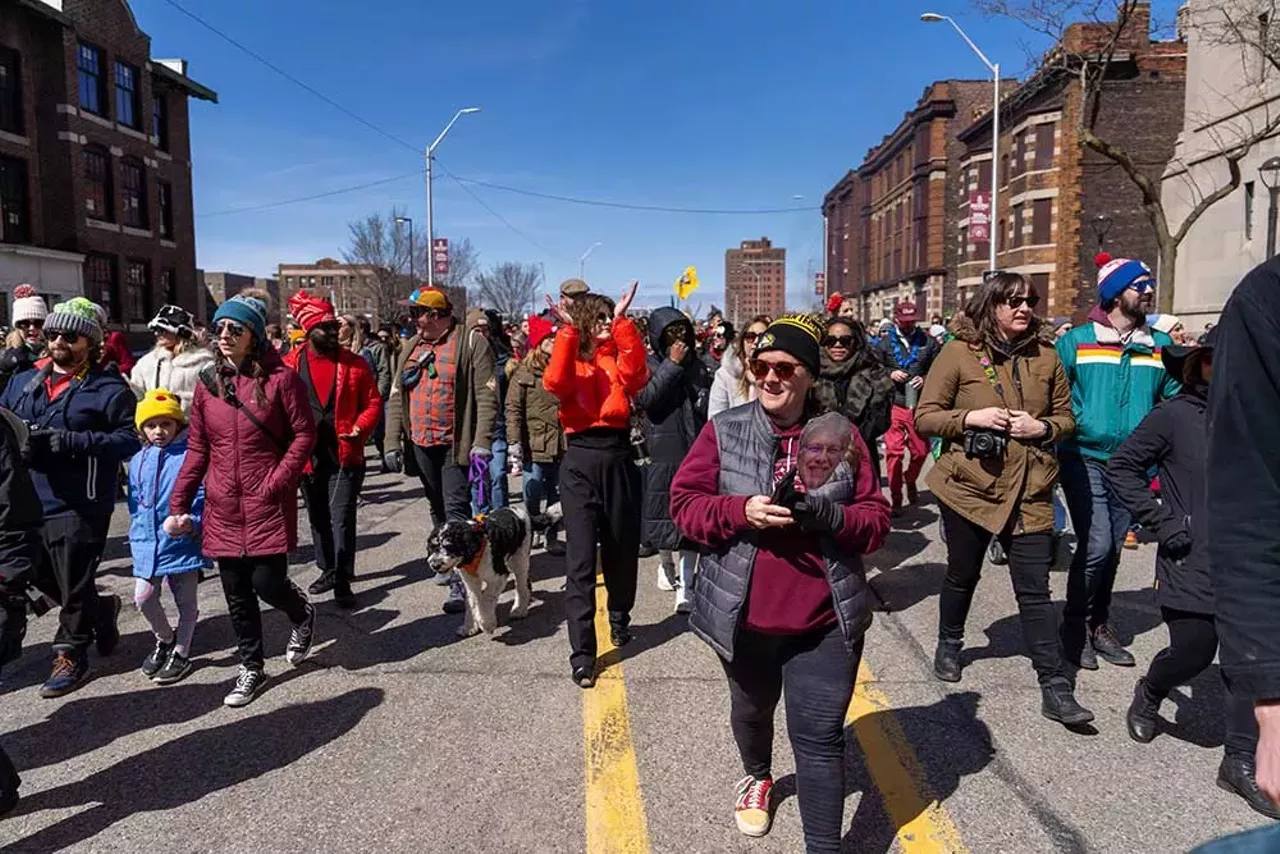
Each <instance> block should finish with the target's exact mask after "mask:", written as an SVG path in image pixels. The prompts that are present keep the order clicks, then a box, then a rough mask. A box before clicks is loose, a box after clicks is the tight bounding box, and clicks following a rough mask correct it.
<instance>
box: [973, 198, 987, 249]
mask: <svg viewBox="0 0 1280 854" xmlns="http://www.w3.org/2000/svg"><path fill="white" fill-rule="evenodd" d="M989 240H991V194H990V193H984V192H981V191H978V192H973V193H970V194H969V242H970V243H986V242H988V241H989Z"/></svg>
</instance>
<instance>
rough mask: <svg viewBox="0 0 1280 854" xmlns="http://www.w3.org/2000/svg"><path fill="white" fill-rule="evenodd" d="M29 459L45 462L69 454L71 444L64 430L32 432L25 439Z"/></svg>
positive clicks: (46, 429) (38, 430) (42, 429)
mask: <svg viewBox="0 0 1280 854" xmlns="http://www.w3.org/2000/svg"><path fill="white" fill-rule="evenodd" d="M27 447H28V448H29V449H30V455H31V458H32V459H33V460H35V461H39V462H45V461H49V460H52V459H53V458H54V457H59V456H62V455H64V454H70V453H71V442H70V441H69V437H68V435H67V431H66V430H53V429H48V428H41V429H37V430H32V431H31V434H30V436H29V437H28V439H27Z"/></svg>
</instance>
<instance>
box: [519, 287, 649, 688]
mask: <svg viewBox="0 0 1280 854" xmlns="http://www.w3.org/2000/svg"><path fill="white" fill-rule="evenodd" d="M638 286H639V283H638V282H632V283H631V286H630V287H629V288H628V289H627V291H626V292H625V293H624V294H623V295H622V298H621V299H620V300H619V301H618V302H617V304H616V305H615V304H614V302H613V300H611V299H609V298H608V297H606V296H602V295H601V294H595V293H587V294H583V295H582V296H579V297H576V298H574V300H573V303H572V304H571V305H564V304H563V303H561V304H558V305H557V304H553V303H552V302H551V298H550V297H548V298H547V304H548V306H549V307H550V308H551V309H552V311H553V312H554V313H555V314H556V316H557V317H559V318H560V321H561V323H562V324H563V326H562V327H561V329H560V331H559V332H558V333H556V339H555V344H554V345H553V347H552V349H551V359H550V361H549V362H548V363H547V369H546V371H545V372H544V373H543V376H542V385H543V388H545V389H546V390H547V391H549V392H551V394H553V395H555V397H556V399H557V400H559V401H560V423H561V424H562V425H564V431H565V438H566V442H567V444H568V449H567V450H566V451H565V455H564V461H563V462H562V463H561V465H560V505H561V508H562V510H563V513H564V529H565V584H566V588H567V591H566V594H565V603H566V611H567V619H568V623H569V646H570V655H569V666H570V668H572V673H573V681H574V682H575V683H577V684H578V686H579V687H581V688H590V687H592V686H593V685H595V680H596V670H595V664H596V633H595V609H596V604H595V586H596V543H597V542H599V543H600V564H601V567H602V568H603V571H604V585H605V590H606V591H607V593H608V611H609V628H610V636H611V638H612V641H613V645H614V646H615V647H620V646H624V645H625V644H626V643H627V642H628V641H630V640H631V631H630V629H629V628H628V626H629V625H630V623H631V608H632V606H633V605H634V604H635V601H636V572H637V570H638V568H639V561H640V558H639V552H640V470H639V469H638V468H637V466H636V462H635V461H633V459H632V442H631V401H632V399H633V398H634V397H635V396H636V395H637V394H639V393H640V391H641V390H642V389H643V388H644V387H645V384H646V383H647V382H648V381H649V367H648V364H647V354H646V353H645V348H644V341H643V340H642V339H641V337H640V332H639V330H638V329H636V325H635V323H633V322H632V321H631V319H630V318H628V317H627V309H628V308H630V307H631V301H632V300H633V299H635V296H636V288H637V287H638Z"/></svg>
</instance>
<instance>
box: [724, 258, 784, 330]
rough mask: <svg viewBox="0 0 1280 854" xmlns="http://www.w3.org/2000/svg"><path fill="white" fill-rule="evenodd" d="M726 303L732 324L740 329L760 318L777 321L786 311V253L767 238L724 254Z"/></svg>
mask: <svg viewBox="0 0 1280 854" xmlns="http://www.w3.org/2000/svg"><path fill="white" fill-rule="evenodd" d="M724 301H725V311H727V312H728V313H729V320H730V321H731V322H732V323H733V324H734V326H739V327H741V326H742V325H744V324H745V323H746V322H747V321H748V320H750V319H751V318H752V317H754V316H756V315H757V314H767V315H769V316H770V317H777V316H778V315H780V314H782V313H783V312H784V311H786V304H787V250H786V249H783V248H782V247H779V246H774V245H773V243H772V241H770V240H769V238H767V237H762V238H760V239H759V240H744V241H742V244H741V245H740V246H739V247H738V248H737V249H727V250H725V253H724Z"/></svg>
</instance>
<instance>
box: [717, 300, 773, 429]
mask: <svg viewBox="0 0 1280 854" xmlns="http://www.w3.org/2000/svg"><path fill="white" fill-rule="evenodd" d="M768 328H769V317H768V315H764V314H757V315H756V316H755V317H753V318H751V322H750V323H748V324H747V328H746V329H744V330H743V331H742V334H741V335H739V336H738V337H737V338H735V339H734V341H733V349H732V350H730V351H729V353H728V354H727V355H726V356H725V357H724V358H723V359H721V360H720V367H718V368H716V373H715V376H714V377H712V379H711V397H710V398H709V399H708V402H707V417H708V418H711V417H713V416H715V415H718V414H720V413H721V412H724V411H725V410H726V409H733V408H734V407H735V406H741V405H742V404H744V403H750V402H751V401H753V400H755V399H756V389H755V385H754V383H752V381H751V373H750V372H749V371H748V370H747V365H748V364H750V362H751V354H752V353H754V352H755V349H756V341H757V340H759V338H760V336H761V335H763V334H764V331H765V330H766V329H768Z"/></svg>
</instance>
